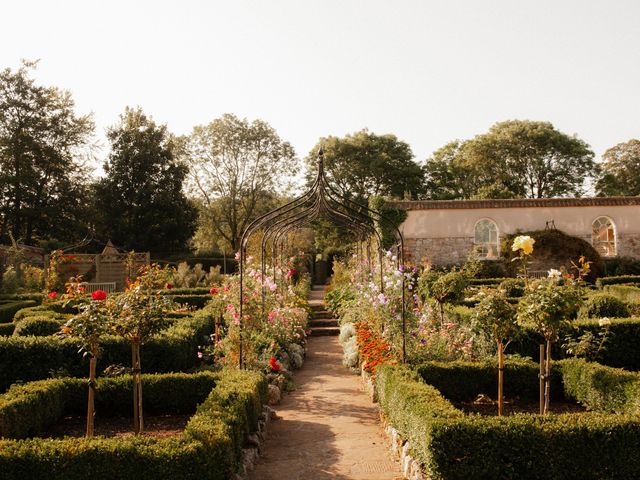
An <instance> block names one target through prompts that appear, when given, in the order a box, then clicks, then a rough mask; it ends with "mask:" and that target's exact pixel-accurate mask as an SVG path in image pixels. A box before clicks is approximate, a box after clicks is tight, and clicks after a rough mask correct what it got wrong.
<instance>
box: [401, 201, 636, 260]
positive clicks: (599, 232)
mask: <svg viewBox="0 0 640 480" xmlns="http://www.w3.org/2000/svg"><path fill="white" fill-rule="evenodd" d="M390 204H391V205H392V206H394V207H396V208H402V209H404V210H407V214H408V215H407V219H406V220H405V221H404V222H403V223H402V225H401V226H400V230H401V231H402V233H403V235H404V238H405V246H406V250H407V251H408V252H409V253H410V254H411V256H412V258H413V260H414V261H416V262H420V261H422V259H425V258H426V259H428V260H429V261H430V262H431V263H433V264H435V265H450V264H461V263H464V262H465V260H466V259H467V257H468V255H469V253H470V252H471V251H472V250H474V249H475V250H476V251H477V252H478V254H479V256H480V257H481V258H484V259H486V260H491V259H498V258H500V256H501V253H502V252H501V251H500V243H501V240H502V238H503V237H504V236H505V235H509V234H513V233H517V232H523V231H532V230H543V229H544V228H545V227H549V226H553V227H555V228H557V229H558V230H561V231H563V232H564V233H566V234H568V235H572V236H575V237H580V238H583V239H585V240H587V241H588V242H590V243H591V244H592V245H593V246H594V247H595V248H596V250H598V251H599V252H600V254H601V255H602V257H603V258H614V257H632V258H636V259H640V197H602V198H600V197H598V198H545V199H509V200H429V201H398V202H390Z"/></svg>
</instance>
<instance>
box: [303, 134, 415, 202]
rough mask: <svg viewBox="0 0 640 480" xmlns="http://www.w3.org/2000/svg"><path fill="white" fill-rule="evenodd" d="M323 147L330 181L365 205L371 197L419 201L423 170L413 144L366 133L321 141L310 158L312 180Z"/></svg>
mask: <svg viewBox="0 0 640 480" xmlns="http://www.w3.org/2000/svg"><path fill="white" fill-rule="evenodd" d="M320 147H322V149H323V150H324V162H325V169H326V172H327V177H328V179H329V181H331V182H332V183H333V184H334V185H336V186H337V187H339V188H340V190H342V191H343V192H344V193H345V194H347V195H349V196H351V197H352V198H355V199H357V200H359V201H360V202H361V203H364V204H366V203H367V201H368V199H369V197H370V196H386V197H391V198H395V199H402V198H404V197H405V196H409V197H410V198H417V197H418V195H419V193H420V192H421V190H422V186H423V173H422V169H421V168H420V165H418V164H417V163H416V162H415V161H414V160H413V153H412V152H411V147H409V144H407V143H406V142H403V141H401V140H398V138H397V137H396V136H395V135H392V134H386V135H376V134H375V133H371V132H369V131H368V130H366V129H365V130H360V131H359V132H356V133H353V134H351V135H346V136H345V137H343V138H339V137H333V136H329V137H323V138H321V139H320V140H319V142H318V143H317V145H316V146H315V147H313V149H312V150H311V152H309V155H308V156H307V158H306V162H307V166H308V168H307V179H308V180H313V178H315V174H316V171H317V170H316V168H317V167H316V159H317V154H318V150H319V149H320Z"/></svg>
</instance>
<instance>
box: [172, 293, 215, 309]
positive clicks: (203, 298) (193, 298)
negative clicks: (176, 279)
mask: <svg viewBox="0 0 640 480" xmlns="http://www.w3.org/2000/svg"><path fill="white" fill-rule="evenodd" d="M167 297H169V298H170V299H171V300H173V301H174V302H176V303H180V304H183V305H188V306H190V307H194V308H198V309H200V308H204V307H205V306H206V305H207V303H209V302H210V301H211V294H210V293H207V294H206V295H167Z"/></svg>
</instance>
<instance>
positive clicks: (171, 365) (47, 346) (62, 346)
mask: <svg viewBox="0 0 640 480" xmlns="http://www.w3.org/2000/svg"><path fill="white" fill-rule="evenodd" d="M213 328H214V319H213V316H212V313H211V312H210V311H207V310H201V311H199V312H196V313H194V314H192V315H191V316H189V317H187V318H184V319H179V320H177V321H176V322H175V323H174V324H173V325H172V326H170V327H169V328H167V329H165V330H164V331H162V332H160V333H159V334H157V335H155V336H153V337H152V338H151V339H149V340H148V341H147V342H146V343H145V344H143V345H142V347H141V355H142V368H143V370H144V372H145V373H154V372H158V373H162V372H178V371H186V370H190V369H193V368H195V367H197V366H198V365H199V363H200V361H199V360H198V357H197V353H198V350H199V348H198V347H199V346H200V345H203V344H206V343H207V340H208V336H209V335H210V334H211V333H213ZM102 349H103V352H102V357H101V361H100V362H98V373H100V372H101V371H102V370H103V369H104V368H105V367H107V366H108V365H118V364H119V365H128V364H129V363H130V362H131V348H130V346H129V343H128V342H127V341H126V340H124V339H122V338H119V337H115V336H107V337H105V339H104V340H103V342H102ZM88 368H89V361H88V359H87V358H83V357H82V356H81V355H78V342H77V340H75V339H73V338H68V339H60V338H57V337H8V338H7V337H1V338H0V391H3V390H5V389H6V388H8V387H9V386H10V385H11V384H12V383H15V382H16V381H31V380H39V379H43V378H47V377H49V376H50V372H51V371H52V370H53V371H58V370H62V371H65V372H67V373H68V374H69V375H71V376H74V377H84V376H86V374H87V372H88Z"/></svg>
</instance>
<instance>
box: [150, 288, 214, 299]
mask: <svg viewBox="0 0 640 480" xmlns="http://www.w3.org/2000/svg"><path fill="white" fill-rule="evenodd" d="M210 291H211V287H192V288H186V287H185V288H171V289H165V290H162V293H163V294H165V295H209V298H211V293H210Z"/></svg>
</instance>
